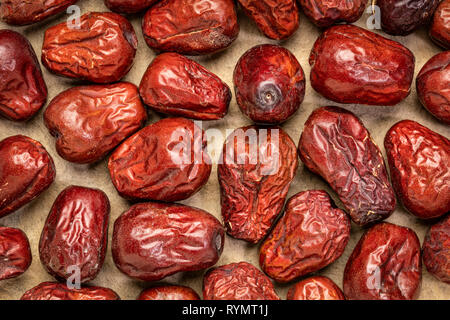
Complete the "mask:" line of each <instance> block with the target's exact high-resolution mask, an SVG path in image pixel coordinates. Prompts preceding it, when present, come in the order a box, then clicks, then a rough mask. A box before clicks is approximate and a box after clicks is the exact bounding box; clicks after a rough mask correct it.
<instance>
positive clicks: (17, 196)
mask: <svg viewBox="0 0 450 320" xmlns="http://www.w3.org/2000/svg"><path fill="white" fill-rule="evenodd" d="M0 168H1V170H0V218H1V217H4V216H6V215H8V214H10V213H12V212H14V211H16V210H17V209H19V208H20V207H22V206H24V205H26V204H27V203H29V202H30V201H32V200H33V199H34V198H36V197H37V196H39V195H40V194H41V193H42V192H44V191H45V190H46V189H47V188H48V187H49V186H50V185H51V184H52V182H53V180H54V179H55V175H56V172H55V165H54V163H53V159H52V157H51V156H50V155H49V154H48V153H47V151H46V150H45V148H44V147H43V146H42V144H40V143H39V142H38V141H36V140H33V139H31V138H28V137H26V136H22V135H18V136H12V137H9V138H6V139H4V140H2V141H0Z"/></svg>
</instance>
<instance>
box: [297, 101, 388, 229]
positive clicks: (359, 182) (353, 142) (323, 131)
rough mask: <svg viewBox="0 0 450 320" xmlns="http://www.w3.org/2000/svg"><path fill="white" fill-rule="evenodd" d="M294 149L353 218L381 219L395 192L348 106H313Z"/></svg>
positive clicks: (367, 221) (357, 220) (358, 221)
mask: <svg viewBox="0 0 450 320" xmlns="http://www.w3.org/2000/svg"><path fill="white" fill-rule="evenodd" d="M298 152H299V156H300V159H301V160H302V161H303V163H304V164H305V165H306V166H307V167H308V169H309V170H311V171H312V172H314V173H316V174H318V175H320V176H321V177H322V178H323V179H324V180H325V181H326V182H328V183H329V184H330V186H331V188H332V189H333V190H334V191H335V192H336V193H337V194H338V196H339V198H340V199H341V201H342V203H343V205H344V207H345V209H346V210H347V212H348V213H349V214H350V217H351V218H352V220H353V221H354V222H355V223H356V224H358V225H360V226H364V225H368V224H370V223H374V222H377V221H380V220H383V219H386V218H387V217H389V216H390V215H391V214H392V212H393V211H394V209H395V205H396V200H395V194H394V190H393V189H392V186H391V184H390V182H389V179H388V175H387V171H386V166H385V163H384V159H383V156H382V154H381V152H380V149H379V148H378V147H377V145H376V144H375V143H374V142H373V140H372V138H371V136H370V134H369V132H368V131H367V129H366V128H365V127H364V124H363V123H362V122H361V121H360V120H359V119H358V118H357V117H356V116H355V115H354V114H353V113H351V112H350V111H347V110H344V109H341V108H338V107H322V108H319V109H316V110H315V111H314V112H313V113H312V114H311V115H310V116H309V118H308V120H307V121H306V123H305V125H304V128H303V132H302V135H301V137H300V141H299V145H298Z"/></svg>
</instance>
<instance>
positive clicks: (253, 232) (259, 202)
mask: <svg viewBox="0 0 450 320" xmlns="http://www.w3.org/2000/svg"><path fill="white" fill-rule="evenodd" d="M245 135H248V136H249V137H251V138H250V139H245ZM253 138H254V139H253ZM244 139H245V140H244ZM261 140H262V141H261ZM258 141H260V143H258ZM277 148H278V150H279V151H278V153H276V152H277ZM272 149H274V150H272ZM270 150H272V151H270ZM258 155H259V157H258ZM257 157H258V158H257ZM222 158H223V161H222V162H223V163H220V164H219V165H218V178H219V184H220V192H221V193H220V201H221V206H222V217H223V221H224V224H225V228H226V230H227V233H228V234H229V235H230V236H232V237H234V238H236V239H242V240H245V241H248V242H252V243H257V242H259V241H260V240H261V239H262V238H264V237H265V235H266V234H267V232H268V231H269V229H270V227H271V226H272V224H273V222H274V220H275V219H276V217H277V216H278V214H279V213H280V212H281V210H282V209H283V205H284V200H285V199H286V196H287V192H288V190H289V185H290V184H291V182H292V180H293V179H294V176H295V173H296V171H297V166H298V160H297V152H296V150H295V144H294V143H293V142H292V140H291V138H290V137H289V135H288V134H287V133H285V132H284V131H283V130H282V129H281V128H279V127H271V128H262V127H256V126H249V127H243V128H238V129H236V130H235V131H234V132H233V133H231V134H230V135H229V136H228V137H227V140H226V141H225V144H224V147H223V153H222Z"/></svg>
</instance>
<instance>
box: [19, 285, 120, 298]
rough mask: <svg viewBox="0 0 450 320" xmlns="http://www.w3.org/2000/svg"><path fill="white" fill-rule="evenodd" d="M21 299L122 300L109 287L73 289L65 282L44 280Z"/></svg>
mask: <svg viewBox="0 0 450 320" xmlns="http://www.w3.org/2000/svg"><path fill="white" fill-rule="evenodd" d="M20 300H120V298H119V296H118V295H117V293H115V292H114V291H113V290H111V289H108V288H102V287H94V286H89V287H82V288H81V289H71V288H69V287H67V285H65V284H64V283H58V282H42V283H40V284H38V285H37V286H36V287H34V288H31V289H30V290H28V291H27V292H25V293H24V294H23V296H22V298H21V299H20Z"/></svg>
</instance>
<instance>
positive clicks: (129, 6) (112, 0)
mask: <svg viewBox="0 0 450 320" xmlns="http://www.w3.org/2000/svg"><path fill="white" fill-rule="evenodd" d="M104 1H105V5H106V6H107V7H108V9H109V10H111V11H114V12H118V13H136V12H140V11H143V10H145V9H147V8H149V7H150V6H152V5H153V4H155V3H156V2H158V1H159V0H104Z"/></svg>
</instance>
